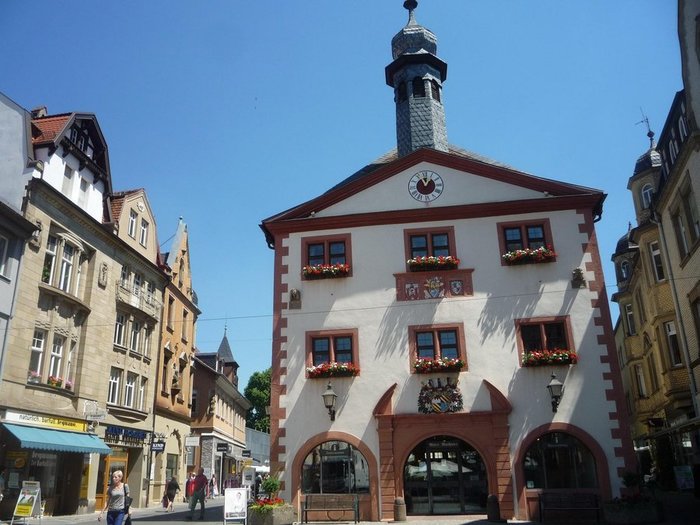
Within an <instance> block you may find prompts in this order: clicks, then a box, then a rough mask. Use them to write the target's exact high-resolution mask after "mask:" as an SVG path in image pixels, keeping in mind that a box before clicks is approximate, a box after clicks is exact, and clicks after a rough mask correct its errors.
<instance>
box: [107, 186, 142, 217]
mask: <svg viewBox="0 0 700 525" xmlns="http://www.w3.org/2000/svg"><path fill="white" fill-rule="evenodd" d="M140 191H143V188H138V189H135V190H126V191H116V192H114V193H113V194H112V198H111V199H110V201H111V203H112V220H114V221H118V220H119V217H120V216H121V214H122V208H123V207H124V200H125V198H126V197H128V196H129V195H133V194H134V193H138V192H140Z"/></svg>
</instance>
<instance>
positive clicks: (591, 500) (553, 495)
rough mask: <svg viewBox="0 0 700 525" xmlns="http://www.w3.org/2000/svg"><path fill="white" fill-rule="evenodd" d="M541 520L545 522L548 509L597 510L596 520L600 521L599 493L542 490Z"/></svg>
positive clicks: (540, 499)
mask: <svg viewBox="0 0 700 525" xmlns="http://www.w3.org/2000/svg"><path fill="white" fill-rule="evenodd" d="M539 505H540V521H541V522H542V523H544V521H545V513H546V512H547V511H587V510H590V511H595V522H596V523H599V522H600V503H599V502H598V495H597V494H591V493H588V492H542V493H540V497H539Z"/></svg>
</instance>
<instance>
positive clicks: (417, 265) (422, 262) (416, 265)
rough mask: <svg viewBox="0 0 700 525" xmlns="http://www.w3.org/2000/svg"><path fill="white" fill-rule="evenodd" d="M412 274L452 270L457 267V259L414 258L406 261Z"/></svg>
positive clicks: (448, 257)
mask: <svg viewBox="0 0 700 525" xmlns="http://www.w3.org/2000/svg"><path fill="white" fill-rule="evenodd" d="M406 263H407V264H408V269H409V270H411V271H412V272H427V271H429V270H454V269H455V268H457V267H458V266H459V259H457V258H456V257H452V256H451V255H446V256H443V255H441V256H439V257H432V256H430V257H414V258H413V259H409V260H408V261H406Z"/></svg>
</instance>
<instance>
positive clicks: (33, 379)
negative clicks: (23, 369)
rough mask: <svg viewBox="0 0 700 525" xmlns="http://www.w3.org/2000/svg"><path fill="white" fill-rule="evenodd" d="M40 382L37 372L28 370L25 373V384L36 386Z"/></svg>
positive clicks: (39, 375)
mask: <svg viewBox="0 0 700 525" xmlns="http://www.w3.org/2000/svg"><path fill="white" fill-rule="evenodd" d="M40 382H41V374H40V373H39V372H35V371H34V370H30V371H29V372H27V383H33V384H37V383H40Z"/></svg>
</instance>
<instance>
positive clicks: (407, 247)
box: [403, 226, 457, 271]
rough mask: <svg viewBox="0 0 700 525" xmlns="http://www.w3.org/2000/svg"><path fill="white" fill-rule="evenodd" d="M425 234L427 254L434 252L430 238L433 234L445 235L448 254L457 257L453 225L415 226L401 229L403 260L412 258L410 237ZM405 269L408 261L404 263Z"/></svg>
mask: <svg viewBox="0 0 700 525" xmlns="http://www.w3.org/2000/svg"><path fill="white" fill-rule="evenodd" d="M421 235H425V236H426V237H427V238H428V246H427V250H428V256H432V255H433V252H434V246H433V242H432V238H433V236H434V235H447V247H448V249H449V250H448V251H449V255H451V256H452V257H457V242H456V241H455V229H454V226H444V227H435V228H416V229H410V230H404V231H403V239H404V260H406V261H408V260H409V259H412V258H413V250H412V249H411V248H412V246H411V238H412V237H418V236H421ZM406 271H409V266H408V263H406Z"/></svg>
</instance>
